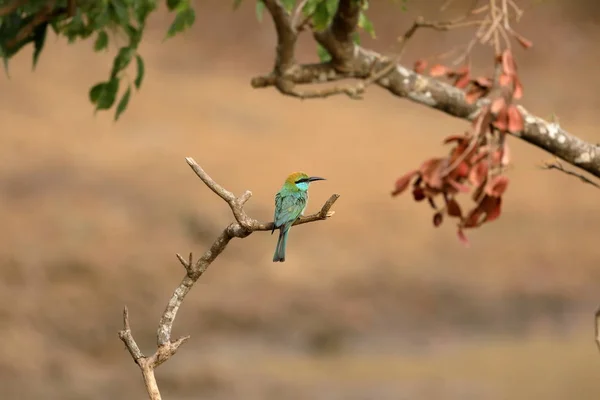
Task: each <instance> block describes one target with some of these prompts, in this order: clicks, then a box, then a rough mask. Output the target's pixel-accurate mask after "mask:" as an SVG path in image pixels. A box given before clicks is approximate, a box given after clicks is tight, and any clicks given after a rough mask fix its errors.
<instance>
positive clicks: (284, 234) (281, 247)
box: [273, 226, 290, 262]
mask: <svg viewBox="0 0 600 400" xmlns="http://www.w3.org/2000/svg"><path fill="white" fill-rule="evenodd" d="M289 233H290V228H289V227H287V226H282V227H281V228H280V229H279V238H278V239H277V246H276V247H275V254H273V262H284V261H285V247H286V246H287V239H288V234H289Z"/></svg>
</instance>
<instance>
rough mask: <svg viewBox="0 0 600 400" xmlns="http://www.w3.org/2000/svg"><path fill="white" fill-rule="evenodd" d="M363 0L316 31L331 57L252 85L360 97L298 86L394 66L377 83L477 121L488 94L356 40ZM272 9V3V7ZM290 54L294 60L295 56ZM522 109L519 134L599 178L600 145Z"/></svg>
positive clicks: (279, 22) (296, 93) (351, 90)
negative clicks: (472, 95)
mask: <svg viewBox="0 0 600 400" xmlns="http://www.w3.org/2000/svg"><path fill="white" fill-rule="evenodd" d="M269 3H273V4H275V3H279V2H276V1H270V2H269ZM361 3H362V2H360V1H354V0H340V2H339V6H338V11H337V13H336V15H335V17H334V19H333V22H332V24H331V26H330V27H328V28H327V29H325V30H324V31H321V32H314V33H313V36H314V39H315V40H316V41H317V42H318V43H319V44H320V45H321V46H323V47H324V48H325V49H326V50H327V51H328V52H329V54H331V56H332V60H331V61H330V62H326V63H320V64H292V65H289V66H288V67H287V68H286V69H285V71H278V70H276V71H274V72H272V73H271V74H269V75H266V76H259V77H255V78H253V79H252V82H251V84H252V86H253V87H254V88H263V87H269V86H275V87H276V88H277V89H278V90H279V91H280V92H281V93H283V94H285V95H288V96H292V97H296V98H301V99H307V98H315V97H320V98H323V97H328V96H332V95H336V94H346V95H349V96H350V97H352V98H358V97H360V94H361V93H362V91H363V90H364V87H365V86H367V85H364V84H363V86H362V87H361V86H360V85H359V86H356V85H354V86H353V85H347V86H337V87H334V88H326V89H318V90H300V89H298V88H297V87H295V86H296V85H300V84H316V83H324V82H331V81H338V80H342V79H347V78H357V79H361V80H363V81H367V80H368V79H370V78H372V77H373V76H379V75H378V71H379V72H381V71H383V72H387V71H388V70H389V72H387V73H384V74H381V76H379V77H378V79H377V80H376V81H375V82H374V83H376V84H377V85H378V86H380V87H381V88H384V89H386V90H388V91H389V92H390V93H391V94H393V95H395V96H397V97H401V98H406V99H409V100H411V101H413V102H416V103H418V104H421V105H424V106H427V107H431V108H434V109H436V110H439V111H443V112H444V113H446V114H449V115H452V116H454V117H457V118H461V119H466V120H470V121H472V120H473V119H474V118H475V116H476V115H477V113H478V112H479V111H480V110H481V108H482V107H483V106H484V105H485V104H487V102H488V100H487V99H482V100H480V101H478V102H476V103H475V104H470V103H468V102H467V101H466V98H465V93H464V91H462V90H460V89H457V88H456V87H454V86H452V85H450V84H447V83H444V82H442V81H440V80H438V79H435V78H431V77H426V76H423V75H420V74H418V73H416V72H414V71H412V70H411V69H410V68H407V67H405V66H403V65H402V64H399V63H395V64H396V65H395V67H393V68H390V66H389V64H390V62H391V61H392V60H390V59H389V58H388V57H384V56H383V55H381V54H379V53H377V52H374V51H371V50H367V49H365V48H363V47H361V46H359V45H357V44H355V43H354V42H353V41H352V40H351V37H352V33H353V32H354V31H355V29H356V25H357V23H358V16H359V12H360V7H361ZM271 9H272V8H269V11H271ZM280 14H281V12H278V14H276V15H273V20H274V22H275V26H276V30H277V33H278V35H280V32H284V31H285V29H284V28H285V26H286V22H285V19H284V18H282V17H281V15H280ZM288 20H289V18H288ZM286 32H287V31H286ZM286 35H287V33H286ZM286 43H287V41H285V40H283V38H281V37H279V40H278V48H277V53H278V54H279V53H282V52H284V51H283V49H282V48H281V46H285V44H286ZM293 51H294V49H293V46H290V47H289V48H288V52H285V53H286V54H288V53H289V52H293ZM288 58H289V59H293V57H288ZM519 110H520V111H521V113H522V114H523V117H524V119H525V123H524V129H523V131H522V132H518V133H515V134H513V135H514V136H516V137H518V138H520V139H521V140H524V141H526V142H528V143H530V144H532V145H534V146H536V147H539V148H541V149H543V150H545V151H547V152H548V153H550V154H553V155H555V156H556V157H559V158H560V159H562V160H564V161H566V162H568V163H569V164H572V165H574V166H576V167H578V168H581V169H582V170H584V171H587V172H589V173H590V174H592V175H594V176H595V177H598V178H600V146H598V145H595V144H592V143H589V142H586V141H584V140H582V139H580V138H578V137H577V136H575V135H573V134H571V133H569V132H567V131H566V130H564V129H563V128H561V127H560V126H559V125H558V124H555V123H552V122H548V121H546V120H544V119H542V118H539V117H537V116H536V115H534V114H532V113H531V112H529V111H528V110H526V109H525V108H523V107H521V106H519Z"/></svg>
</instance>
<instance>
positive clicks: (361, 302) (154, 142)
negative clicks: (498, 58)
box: [0, 0, 600, 400]
mask: <svg viewBox="0 0 600 400" xmlns="http://www.w3.org/2000/svg"><path fill="white" fill-rule="evenodd" d="M231 3H232V2H231V1H221V0H219V1H217V0H212V1H203V2H199V4H198V5H197V6H198V7H197V13H198V16H197V22H196V25H195V27H194V28H193V29H192V31H190V32H189V33H187V34H185V35H184V36H181V37H177V38H175V39H172V40H170V41H168V42H166V43H163V41H162V40H163V37H164V33H165V32H166V28H167V26H168V23H169V22H170V21H171V18H172V17H171V16H167V15H166V13H164V12H162V11H161V12H160V13H159V14H157V15H155V16H154V17H153V19H152V24H151V27H150V29H149V31H148V37H147V38H146V41H145V44H144V46H143V49H142V51H143V55H144V56H145V58H146V63H147V74H146V80H145V82H144V84H143V87H142V89H141V91H140V92H139V94H137V95H136V96H134V98H133V99H132V102H131V105H130V107H129V110H128V111H127V112H126V113H125V114H124V116H123V118H122V120H121V121H119V122H118V123H116V124H115V123H113V122H112V115H113V114H112V111H111V112H110V113H99V114H98V115H96V116H94V115H93V109H92V106H91V105H90V104H89V102H88V99H87V90H88V88H89V87H90V86H91V85H93V84H94V83H96V82H98V81H100V80H102V79H105V77H106V76H107V74H108V71H109V69H110V62H111V60H112V56H113V54H114V53H113V52H111V53H107V54H94V53H93V52H92V51H91V48H92V43H80V44H76V45H74V46H68V45H67V44H66V43H65V42H64V41H63V40H55V39H54V38H49V40H48V43H47V51H46V52H44V54H43V55H42V57H41V59H40V63H39V66H38V67H37V70H36V72H31V64H30V60H31V53H30V52H31V49H28V50H27V51H24V52H23V54H21V55H19V56H18V57H17V58H16V59H15V60H14V61H13V62H12V63H11V66H10V67H11V79H10V80H8V79H7V78H6V77H5V76H4V75H3V76H2V77H1V78H0V79H1V81H0V82H1V83H0V88H1V91H2V97H1V98H0V118H1V121H2V124H1V130H2V134H1V135H0V155H1V156H0V218H1V221H2V230H1V232H2V236H1V237H0V243H1V245H0V398H2V399H24V400H28V399H38V398H39V399H41V398H43V399H65V400H68V399H143V398H145V396H146V394H145V392H144V389H143V385H142V381H141V376H140V374H139V371H138V369H137V367H136V366H135V365H134V364H133V362H132V360H131V358H130V357H129V354H128V353H127V352H126V350H125V349H124V346H123V344H122V343H121V342H120V341H119V339H118V338H117V331H118V330H119V329H120V328H121V310H122V307H123V305H125V304H127V305H128V306H129V308H130V313H131V318H132V324H133V329H134V334H135V336H136V337H137V339H138V342H139V343H140V345H141V346H142V347H143V350H144V351H145V352H147V353H150V352H151V351H153V349H154V341H155V329H156V324H157V322H158V318H159V316H160V314H161V312H162V311H163V309H164V306H165V304H166V301H167V299H168V298H169V296H170V295H171V293H172V290H173V289H174V288H175V286H176V285H177V284H178V283H179V281H180V279H181V277H182V276H183V268H182V267H181V266H180V265H179V263H178V262H177V260H176V259H175V256H174V254H175V253H176V252H179V253H182V254H187V252H188V251H190V250H191V251H194V252H195V253H196V254H200V253H201V252H203V251H204V249H206V248H207V246H208V245H209V243H210V242H211V241H212V240H213V239H214V238H215V237H216V236H217V235H218V233H219V232H220V230H221V229H222V228H223V227H225V226H226V225H227V224H228V223H229V222H230V221H231V219H232V216H231V215H230V211H229V209H228V207H227V206H226V205H225V204H224V203H223V202H222V201H221V200H219V199H217V198H216V196H214V195H213V194H212V193H211V192H210V191H209V190H208V189H207V188H206V187H204V186H203V184H202V183H201V182H200V181H199V179H198V178H197V177H196V176H195V175H194V174H193V172H192V171H191V170H190V169H189V167H188V166H187V165H186V163H185V161H184V157H186V156H191V157H194V158H195V159H196V160H197V161H198V162H199V163H200V164H201V165H202V166H203V167H204V168H205V169H206V170H207V172H208V173H209V174H211V175H212V177H213V178H214V179H216V180H217V181H218V182H220V183H221V184H223V185H224V186H225V187H227V188H228V189H230V190H232V191H234V192H236V193H241V192H242V191H244V190H246V189H250V190H252V191H253V193H254V196H253V198H252V199H251V201H250V202H249V203H248V206H247V210H248V211H249V213H250V214H251V215H252V216H254V217H256V218H258V219H261V220H265V221H266V220H270V218H271V217H272V212H273V196H274V194H275V192H276V191H277V190H278V189H279V187H280V185H281V184H282V182H283V180H284V179H285V177H286V176H287V174H289V173H290V172H292V171H295V170H305V171H307V172H308V173H311V174H315V175H320V176H324V177H326V178H328V180H327V181H326V182H323V183H318V184H315V185H313V187H312V189H311V204H310V205H309V209H310V211H314V210H317V209H318V207H320V205H321V204H322V202H323V201H325V199H327V198H328V197H329V195H330V194H332V193H340V194H341V195H342V197H341V198H340V200H339V201H338V203H337V204H336V205H335V211H336V215H335V217H334V218H332V219H331V220H329V221H327V222H321V223H314V224H310V225H304V226H302V227H296V228H295V229H293V231H292V234H291V237H290V241H289V248H288V260H287V261H286V262H285V263H284V264H274V263H272V262H271V257H272V253H273V250H274V247H275V243H276V237H275V235H274V236H271V235H269V234H264V233H263V234H260V233H259V234H254V235H252V236H250V237H249V238H247V239H245V240H243V241H240V240H234V241H233V242H232V243H231V244H230V246H229V247H228V248H227V250H226V252H225V254H223V256H222V257H221V258H219V259H218V260H217V262H215V263H214V264H213V265H212V266H211V268H210V269H209V271H208V272H207V273H206V275H205V276H204V277H203V278H202V279H201V281H200V283H199V284H198V285H197V286H196V287H195V288H194V289H193V291H192V293H190V295H189V297H188V298H187V301H186V302H185V304H184V306H183V308H182V309H181V311H180V313H179V316H178V319H177V321H176V323H175V329H174V335H176V336H179V335H184V334H190V335H191V336H192V338H191V340H190V341H189V342H188V343H187V344H186V345H185V346H184V347H183V349H182V350H181V351H180V352H179V353H178V354H177V355H176V356H175V357H174V358H172V359H171V360H170V361H169V362H168V363H167V364H165V365H163V366H162V367H160V368H159V370H158V373H157V375H158V379H159V383H160V386H161V389H162V391H163V396H164V398H166V399H177V400H184V399H192V398H193V399H198V398H203V399H246V400H252V399H311V400H320V399H351V400H362V399H369V400H370V399H373V400H387V399H490V400H496V399H523V400H524V399H537V398H544V399H547V400H559V399H560V400H563V399H578V400H586V399H597V398H598V397H599V396H600V379H599V377H600V355H599V354H598V352H597V349H596V348H595V345H594V340H593V324H592V314H593V312H594V310H595V309H596V307H597V305H598V303H600V292H599V291H598V287H599V282H600V263H599V260H600V246H599V244H598V236H599V234H600V214H599V213H598V207H599V204H600V203H599V201H600V193H599V192H598V190H597V189H594V188H592V187H591V186H589V185H584V184H582V183H580V182H579V181H577V180H576V179H573V178H569V177H567V176H565V175H563V174H560V173H558V172H551V171H542V170H540V169H538V168H537V165H539V164H540V162H542V161H543V160H546V159H548V156H547V155H546V154H544V153H543V152H541V151H538V150H536V149H534V148H532V147H531V146H529V145H527V144H524V143H521V142H519V141H518V140H517V139H514V138H512V139H510V143H511V146H512V150H513V162H514V168H513V169H512V170H511V171H510V173H509V176H510V178H511V185H510V187H509V191H508V194H507V196H506V202H505V206H504V215H503V217H502V218H501V219H500V220H498V221H497V222H494V223H493V224H490V225H488V226H485V227H484V228H483V229H480V230H478V231H476V232H469V235H470V238H471V241H472V247H471V248H470V249H465V248H463V247H462V246H461V245H460V244H459V243H458V241H457V239H456V237H455V230H454V227H453V225H452V224H451V223H449V224H448V223H446V224H444V225H443V227H442V228H440V229H434V228H432V226H431V222H430V221H431V211H430V210H429V209H428V208H427V206H425V205H424V204H415V203H414V202H413V201H412V200H411V199H410V197H408V196H406V197H401V198H397V199H392V198H390V196H389V191H390V189H391V187H392V184H393V182H394V180H395V178H396V177H397V176H398V175H399V174H401V173H403V172H404V171H406V170H408V169H410V168H412V167H414V166H416V165H417V164H418V163H420V162H421V161H422V160H424V159H425V158H426V157H430V156H434V155H437V154H443V153H444V152H445V151H446V150H445V149H444V148H443V147H442V146H441V144H440V141H441V139H442V138H443V137H444V136H446V135H448V134H451V133H460V132H462V131H463V130H464V129H465V127H466V123H465V122H463V121H459V120H456V119H453V118H451V117H448V116H445V115H443V114H441V113H438V112H435V111H431V110H428V109H426V108H424V107H421V106H417V105H414V104H412V103H410V102H408V101H405V100H401V99H397V98H394V97H392V96H391V95H389V94H388V93H386V92H384V91H382V90H379V89H378V88H375V87H374V88H373V89H372V90H370V91H369V93H368V94H367V95H366V99H365V100H364V101H352V100H349V99H347V98H342V97H338V98H333V99H329V100H314V101H304V102H301V101H298V100H295V99H291V98H286V97H283V96H281V95H280V94H278V93H277V92H276V91H275V90H273V89H270V90H253V89H252V88H251V87H250V84H249V81H250V79H251V78H252V76H254V75H256V74H261V73H266V72H268V71H269V70H270V68H271V65H272V62H273V48H274V32H273V29H272V25H271V21H270V19H269V18H267V16H265V20H264V21H263V23H258V22H257V21H256V19H255V18H254V5H253V4H252V2H251V1H248V0H247V1H246V2H245V4H244V5H243V6H242V8H241V9H240V10H239V11H237V12H235V13H233V12H231ZM414 3H415V4H413V2H409V12H408V13H407V12H402V11H401V10H400V9H399V7H395V6H393V5H392V6H390V5H387V4H379V3H378V4H376V5H374V6H372V8H373V11H372V12H371V16H372V17H373V19H374V21H375V22H376V28H377V32H378V36H379V39H378V41H376V42H374V43H373V42H372V41H370V40H366V43H367V44H368V45H370V46H373V47H375V48H376V49H378V50H379V51H382V52H388V51H392V50H393V47H392V43H393V40H394V38H395V37H396V36H397V35H399V34H401V33H402V32H403V31H404V29H406V27H407V25H408V24H409V23H410V21H411V20H412V19H413V18H414V17H415V15H417V14H422V15H424V16H426V17H427V18H430V19H435V18H438V19H439V18H441V16H440V15H439V13H438V12H437V11H436V10H437V7H438V6H439V4H440V2H431V3H430V4H428V5H427V7H425V6H424V5H423V3H428V2H414ZM463 3H468V1H462V2H461V1H458V0H457V2H456V4H455V7H454V10H453V11H450V12H449V13H448V14H446V17H445V18H449V17H452V16H456V15H457V14H458V13H459V9H460V7H461V6H463V5H464V4H463ZM567 3H568V4H567ZM561 4H562V5H561ZM525 6H526V10H527V13H526V15H525V17H524V18H523V20H522V23H521V24H520V25H519V28H520V30H521V31H522V32H523V33H524V34H526V35H528V36H529V37H530V38H531V39H533V40H534V42H535V47H534V48H532V49H531V50H530V51H529V52H527V53H525V52H523V51H520V50H519V51H518V52H517V53H518V57H519V59H518V61H519V66H520V68H521V71H522V72H521V73H522V78H523V80H524V84H525V98H524V101H523V103H524V104H525V106H526V107H528V108H530V109H531V110H534V111H535V112H536V113H538V114H539V115H540V116H542V117H546V118H548V117H550V116H551V114H552V113H556V114H558V116H559V117H560V122H561V124H562V125H563V126H564V127H565V128H566V129H567V130H569V131H570V132H573V133H575V134H577V135H579V136H581V137H582V138H585V139H587V140H590V141H593V142H600V134H599V133H598V131H597V122H598V107H599V106H600V97H599V96H598V93H599V89H600V78H599V77H598V74H597V71H598V62H599V61H600V53H598V50H597V49H598V45H597V40H598V35H599V34H600V30H599V29H598V27H597V26H596V23H598V22H600V16H599V15H598V12H597V10H598V8H597V7H595V5H594V3H592V2H589V1H588V2H585V1H573V2H558V1H551V0H547V1H544V2H541V3H540V2H537V1H536V2H533V3H531V4H529V3H527V4H525ZM592 7H593V8H592ZM470 34H471V32H469V31H463V32H451V33H448V34H441V33H436V32H419V33H418V35H417V37H416V38H415V40H414V41H413V42H411V44H410V46H409V49H408V51H407V53H406V55H405V58H404V60H405V62H406V63H409V64H412V62H413V61H414V60H415V59H416V58H418V57H422V56H430V55H434V54H436V53H441V52H443V51H445V50H448V49H449V48H451V47H452V46H454V45H457V44H460V43H464V41H466V40H467V39H468V37H469V35H470ZM113 50H114V49H113ZM480 54H484V56H482V57H479V58H478V60H479V61H481V64H480V66H485V65H487V64H485V63H489V53H486V52H485V50H484V51H483V53H480ZM299 55H300V56H301V57H302V58H303V59H304V60H307V61H309V60H315V58H316V56H315V51H314V44H313V43H312V42H311V41H310V38H305V40H304V41H303V42H302V43H301V47H300V53H299Z"/></svg>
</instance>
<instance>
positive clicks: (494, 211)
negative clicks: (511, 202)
mask: <svg viewBox="0 0 600 400" xmlns="http://www.w3.org/2000/svg"><path fill="white" fill-rule="evenodd" d="M501 206H502V197H498V198H495V202H494V203H493V206H492V207H490V209H489V210H488V212H487V214H486V216H485V221H484V222H492V221H494V220H495V219H497V218H498V217H499V216H500V212H501Z"/></svg>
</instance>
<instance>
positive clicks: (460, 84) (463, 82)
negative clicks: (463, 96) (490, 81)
mask: <svg viewBox="0 0 600 400" xmlns="http://www.w3.org/2000/svg"><path fill="white" fill-rule="evenodd" d="M469 82H471V74H470V73H469V72H468V71H467V72H466V73H464V74H461V75H459V76H458V77H457V78H456V81H454V87H457V88H459V89H464V88H466V87H467V86H468V85H469Z"/></svg>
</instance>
